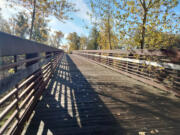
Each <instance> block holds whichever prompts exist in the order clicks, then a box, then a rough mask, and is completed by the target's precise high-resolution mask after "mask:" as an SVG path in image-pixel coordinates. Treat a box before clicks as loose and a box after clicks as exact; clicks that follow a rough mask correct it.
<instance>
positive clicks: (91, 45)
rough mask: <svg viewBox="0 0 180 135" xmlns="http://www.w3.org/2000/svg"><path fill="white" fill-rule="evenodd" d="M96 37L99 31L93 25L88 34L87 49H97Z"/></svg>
mask: <svg viewBox="0 0 180 135" xmlns="http://www.w3.org/2000/svg"><path fill="white" fill-rule="evenodd" d="M98 37H99V31H98V30H97V27H96V26H94V27H93V28H92V30H91V33H90V36H89V43H88V46H87V49H88V50H97V49H99V44H98Z"/></svg>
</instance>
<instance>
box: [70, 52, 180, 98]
mask: <svg viewBox="0 0 180 135" xmlns="http://www.w3.org/2000/svg"><path fill="white" fill-rule="evenodd" d="M73 54H77V55H80V56H83V57H85V58H87V59H90V60H93V62H96V63H97V64H100V65H103V66H106V67H108V68H111V69H113V70H116V71H117V72H120V73H122V74H125V75H127V76H129V77H132V78H135V79H137V80H140V81H142V82H144V83H147V84H150V85H152V86H155V87H157V88H160V89H164V90H173V91H174V92H175V94H176V95H180V50H178V49H172V50H129V51H128V50H127V51H126V50H81V51H73ZM127 83H128V82H127Z"/></svg>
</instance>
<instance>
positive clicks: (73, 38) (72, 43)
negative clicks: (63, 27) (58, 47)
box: [67, 32, 80, 52]
mask: <svg viewBox="0 0 180 135" xmlns="http://www.w3.org/2000/svg"><path fill="white" fill-rule="evenodd" d="M67 40H68V44H69V52H71V51H73V50H79V49H80V37H79V36H78V34H77V33H76V32H73V33H70V34H69V35H68V37H67Z"/></svg>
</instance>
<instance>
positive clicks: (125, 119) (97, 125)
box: [22, 55, 180, 135]
mask: <svg viewBox="0 0 180 135" xmlns="http://www.w3.org/2000/svg"><path fill="white" fill-rule="evenodd" d="M179 127H180V98H178V97H175V96H173V94H172V93H167V92H164V91H161V90H159V89H156V88H153V87H151V86H148V85H145V84H143V83H141V82H138V81H136V80H133V79H132V78H129V77H126V76H123V75H121V74H119V73H117V72H114V71H111V70H109V69H107V68H104V67H101V66H99V65H97V64H94V63H91V62H88V61H87V59H84V58H82V57H80V56H76V55H70V57H69V56H67V57H66V56H65V57H64V59H63V61H62V62H61V64H60V65H59V66H58V68H57V69H56V72H55V75H54V77H53V79H52V80H51V82H50V83H49V86H48V88H47V91H46V93H44V95H43V97H42V99H41V101H40V102H39V103H38V105H37V107H36V108H35V110H34V113H33V114H32V116H31V118H30V120H29V121H28V123H27V125H26V126H25V129H24V131H23V133H22V134H23V135H35V134H38V135H41V134H43V135H46V134H48V135H52V134H53V135H64V134H65V135H66V134H71V135H76V134H77V135H96V134H97V135H151V134H152V135H154V134H156V135H178V134H180V128H179Z"/></svg>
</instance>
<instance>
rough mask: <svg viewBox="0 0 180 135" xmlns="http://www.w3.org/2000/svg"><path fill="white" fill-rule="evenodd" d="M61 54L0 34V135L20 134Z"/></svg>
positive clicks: (59, 51) (48, 47)
mask: <svg viewBox="0 0 180 135" xmlns="http://www.w3.org/2000/svg"><path fill="white" fill-rule="evenodd" d="M62 56H63V50H59V49H56V48H53V47H50V46H47V45H43V44H40V43H36V42H33V41H29V40H25V39H21V38H18V37H15V36H11V35H9V34H5V33H2V32H0V134H7V135H10V134H20V132H21V130H22V129H23V125H24V122H25V121H26V120H27V118H28V117H29V116H30V114H31V112H32V110H33V108H34V106H35V105H36V102H37V101H38V99H39V98H40V96H41V95H42V93H43V91H44V90H45V88H46V86H47V84H48V82H49V80H50V78H51V76H52V74H53V71H54V69H55V68H56V66H57V64H58V62H59V61H60V60H61V58H62Z"/></svg>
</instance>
